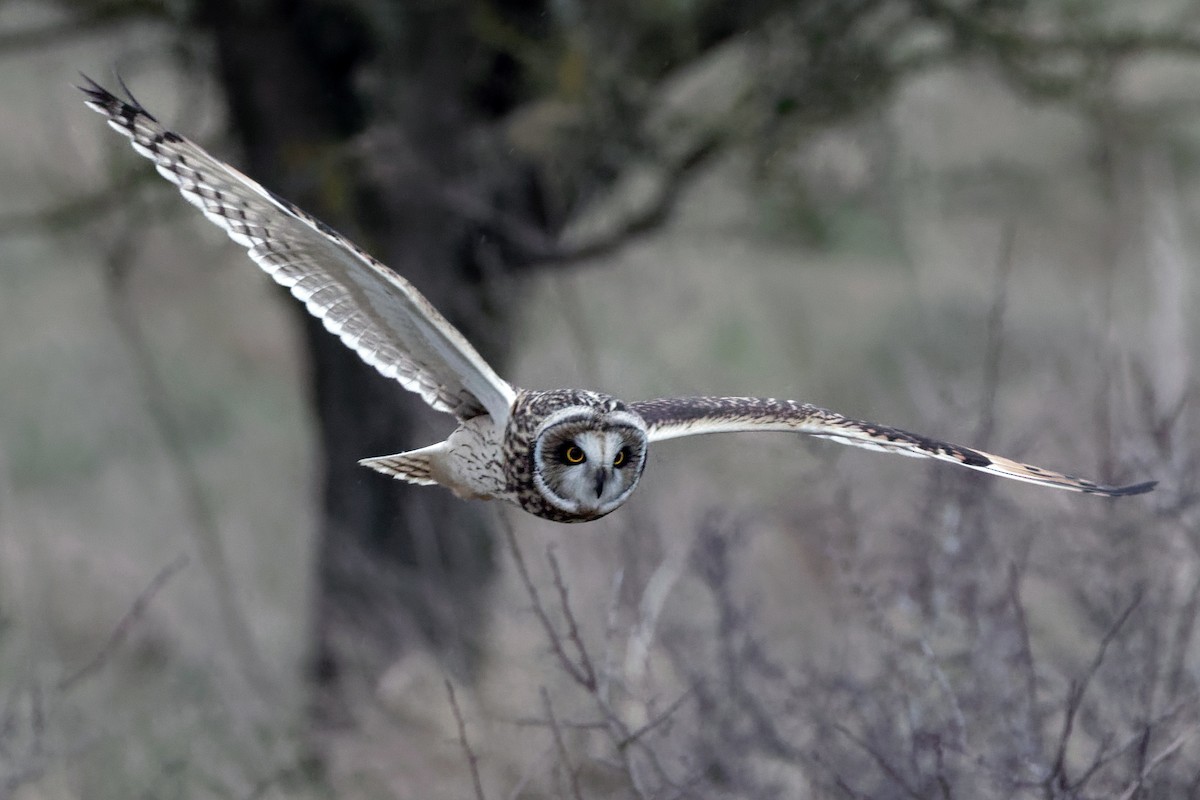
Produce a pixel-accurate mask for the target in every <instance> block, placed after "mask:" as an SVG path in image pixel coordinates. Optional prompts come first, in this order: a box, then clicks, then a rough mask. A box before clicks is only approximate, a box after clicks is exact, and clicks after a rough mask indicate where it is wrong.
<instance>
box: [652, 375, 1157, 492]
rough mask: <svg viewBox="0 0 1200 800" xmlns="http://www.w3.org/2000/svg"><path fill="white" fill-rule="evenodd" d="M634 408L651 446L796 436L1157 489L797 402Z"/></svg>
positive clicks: (1018, 475) (1088, 486)
mask: <svg viewBox="0 0 1200 800" xmlns="http://www.w3.org/2000/svg"><path fill="white" fill-rule="evenodd" d="M630 407H631V408H632V409H633V410H634V411H636V412H637V413H638V414H641V415H642V418H643V419H645V420H646V424H647V426H648V433H649V437H650V441H652V442H655V441H660V440H663V439H675V438H678V437H680V436H696V435H698V434H702V433H728V432H733V431H792V432H795V433H807V434H810V435H812V436H819V437H821V438H823V439H832V440H833V441H835V442H840V443H842V444H848V445H853V446H854V447H865V448H867V449H869V450H880V451H882V452H885V453H899V454H900V455H905V456H913V457H915V458H936V459H940V460H942V461H949V462H950V463H952V464H959V465H961V466H964V467H970V468H971V469H977V470H979V471H980V472H986V473H988V474H990V475H998V476H1000V477H1001V478H1012V479H1013V480H1017V481H1025V482H1026V483H1035V484H1037V485H1039V486H1050V487H1053V488H1055V489H1066V490H1068V491H1072V492H1084V493H1086V494H1102V495H1108V496H1110V497H1116V496H1119V495H1126V494H1142V493H1143V492H1148V491H1150V490H1151V489H1153V488H1154V486H1155V484H1156V483H1157V481H1148V482H1146V483H1137V484H1133V485H1130V486H1101V485H1100V484H1096V483H1093V482H1091V481H1088V480H1084V479H1082V478H1076V477H1074V476H1072V475H1064V474H1062V473H1058V472H1051V471H1050V470H1047V469H1042V468H1041V467H1034V466H1031V465H1029V464H1022V463H1020V462H1018V461H1012V460H1011V459H1007V458H1002V457H1001V456H994V455H992V454H991V453H984V452H982V451H979V450H972V449H971V448H969V447H960V446H959V445H956V444H950V443H949V442H941V441H938V440H937V439H930V438H928V437H925V436H920V435H918V434H915V433H909V432H908V431H902V430H900V429H899V428H887V427H884V426H883V425H876V424H875V423H873V422H861V421H859V420H856V419H849V418H847V417H843V416H842V415H841V414H835V413H833V412H832V411H826V410H825V409H823V408H818V407H817V406H813V405H809V404H807V403H797V402H795V401H792V400H775V399H772V398H759V397H676V398H666V399H662V400H648V401H646V402H643V403H632V404H631V405H630Z"/></svg>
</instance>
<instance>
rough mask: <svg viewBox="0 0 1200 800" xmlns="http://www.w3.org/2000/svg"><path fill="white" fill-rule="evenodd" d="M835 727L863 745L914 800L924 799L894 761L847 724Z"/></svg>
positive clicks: (865, 750)
mask: <svg viewBox="0 0 1200 800" xmlns="http://www.w3.org/2000/svg"><path fill="white" fill-rule="evenodd" d="M833 728H834V730H836V731H837V732H838V733H840V734H842V735H843V736H845V737H846V738H847V739H849V740H850V741H852V742H854V744H856V745H858V746H859V747H861V748H862V749H863V751H864V752H866V754H867V755H869V756H870V757H871V760H872V761H874V762H875V763H876V764H878V765H879V768H880V769H882V770H883V772H884V774H886V775H887V776H888V777H889V778H891V780H892V781H893V782H894V783H895V784H896V786H898V787H900V788H901V789H903V790H904V793H905V794H906V795H908V796H909V797H911V798H913V800H923V798H922V795H921V794H920V793H919V792H917V790H915V789H913V788H912V787H911V786H909V785H908V782H907V781H905V780H904V776H903V775H901V774H900V772H899V771H898V770H897V769H896V768H895V767H894V766H892V763H891V762H890V761H888V760H887V759H886V758H885V757H884V756H883V754H882V753H880V752H879V751H878V750H877V749H875V748H874V747H872V746H871V744H870V743H869V742H867V741H866V740H864V739H860V738H859V737H858V736H856V735H855V734H854V733H853V732H852V731H851V730H850V729H849V728H847V727H846V726H845V725H841V724H835V725H834V726H833Z"/></svg>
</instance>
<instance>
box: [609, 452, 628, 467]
mask: <svg viewBox="0 0 1200 800" xmlns="http://www.w3.org/2000/svg"><path fill="white" fill-rule="evenodd" d="M628 451H629V448H628V447H622V448H621V449H620V450H618V451H617V457H616V458H614V459H613V466H614V467H620V466H622V465H624V464H625V461H626V460H627V458H628Z"/></svg>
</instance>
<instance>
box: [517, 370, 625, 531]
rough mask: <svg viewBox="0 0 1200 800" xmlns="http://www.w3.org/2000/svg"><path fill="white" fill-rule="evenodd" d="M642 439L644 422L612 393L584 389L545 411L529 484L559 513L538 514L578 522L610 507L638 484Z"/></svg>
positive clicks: (537, 429)
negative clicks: (579, 395) (583, 394)
mask: <svg viewBox="0 0 1200 800" xmlns="http://www.w3.org/2000/svg"><path fill="white" fill-rule="evenodd" d="M581 401H582V402H581ZM646 444H647V438H646V423H645V422H644V421H643V420H642V418H641V417H640V416H638V415H637V414H635V413H633V412H631V411H629V410H628V409H627V408H626V407H625V404H624V403H621V402H620V401H619V400H615V399H613V398H609V397H605V396H603V395H594V394H592V393H587V396H586V397H582V398H577V399H576V402H575V403H573V404H571V405H566V406H563V407H561V408H558V409H556V410H554V411H552V412H550V413H549V414H547V415H546V417H545V418H544V419H543V420H542V421H541V423H540V424H539V425H538V426H537V428H536V431H535V433H534V438H533V448H532V453H531V456H532V460H533V486H534V488H535V489H536V492H537V494H538V495H540V499H541V500H542V501H543V502H544V503H545V504H546V505H548V506H549V507H550V508H552V509H553V510H554V511H555V512H558V513H552V514H542V516H551V517H554V518H559V519H570V520H571V521H580V522H582V521H585V520H592V519H596V518H598V517H602V516H604V515H605V514H608V513H609V512H610V511H613V510H615V509H616V508H617V507H618V506H620V505H621V504H622V503H624V502H625V501H626V500H628V499H629V496H630V495H631V494H632V493H633V490H634V488H636V487H637V483H638V479H640V478H641V476H642V469H643V468H644V467H645V466H646ZM547 510H549V509H547Z"/></svg>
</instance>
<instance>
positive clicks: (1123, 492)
mask: <svg viewBox="0 0 1200 800" xmlns="http://www.w3.org/2000/svg"><path fill="white" fill-rule="evenodd" d="M1155 486H1158V481H1146V482H1144V483H1131V484H1129V485H1128V486H1097V487H1095V488H1094V489H1090V490H1088V491H1089V493H1091V494H1102V495H1106V496H1108V497H1125V496H1127V495H1131V494H1145V493H1146V492H1148V491H1150V490H1151V489H1153V488H1154V487H1155Z"/></svg>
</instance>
